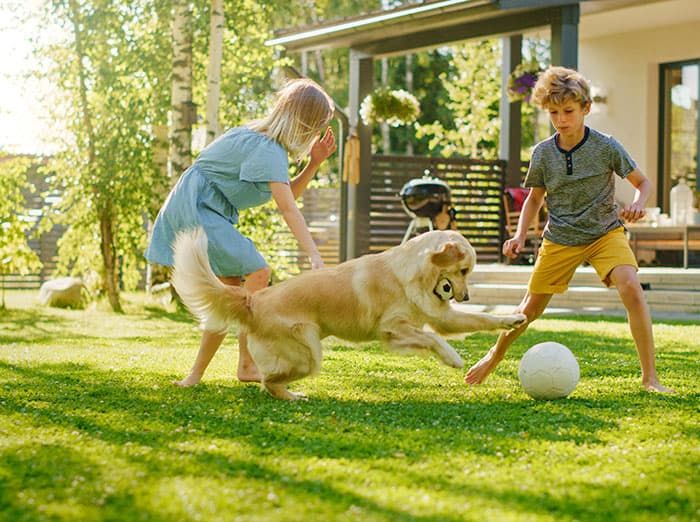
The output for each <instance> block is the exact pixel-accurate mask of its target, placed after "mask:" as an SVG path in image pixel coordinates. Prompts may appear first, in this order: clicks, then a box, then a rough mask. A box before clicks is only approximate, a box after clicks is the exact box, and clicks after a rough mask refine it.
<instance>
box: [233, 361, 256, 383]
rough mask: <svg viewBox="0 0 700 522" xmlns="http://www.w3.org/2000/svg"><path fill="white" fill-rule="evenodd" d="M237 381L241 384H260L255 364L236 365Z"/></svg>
mask: <svg viewBox="0 0 700 522" xmlns="http://www.w3.org/2000/svg"><path fill="white" fill-rule="evenodd" d="M238 380H239V381H241V382H260V372H258V368H257V367H256V366H255V364H249V365H247V364H246V365H244V364H240V363H239V364H238Z"/></svg>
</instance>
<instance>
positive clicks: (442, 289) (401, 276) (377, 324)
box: [173, 229, 525, 399]
mask: <svg viewBox="0 0 700 522" xmlns="http://www.w3.org/2000/svg"><path fill="white" fill-rule="evenodd" d="M475 261H476V254H475V252H474V249H473V248H472V246H471V245H470V244H469V242H468V241H467V240H466V239H465V238H464V237H463V236H462V235H461V234H459V233H457V232H453V231H434V232H428V233H425V234H422V235H420V236H418V237H415V238H413V239H411V240H410V241H408V242H407V243H405V244H403V245H401V246H397V247H394V248H391V249H389V250H387V251H385V252H382V253H381V254H373V255H366V256H363V257H360V258H357V259H353V260H352V261H347V262H345V263H342V264H340V265H338V266H336V267H333V268H324V269H321V270H315V271H311V272H305V273H303V274H301V275H299V276H297V277H293V278H291V279H289V280H287V281H284V282H282V283H279V284H276V285H274V286H271V287H268V288H266V289H264V290H261V291H259V292H256V293H255V294H252V295H251V294H249V293H248V292H247V291H246V290H245V289H243V288H242V287H233V286H227V285H224V284H223V283H222V282H221V281H220V280H219V279H218V278H217V277H216V276H215V275H214V273H213V272H212V270H211V268H210V266H209V259H208V257H207V238H206V235H205V234H204V233H203V231H202V230H201V229H195V230H191V231H187V232H184V233H181V234H180V235H179V236H178V238H177V240H176V242H175V269H174V271H173V284H174V286H175V289H176V290H177V292H178V294H179V295H180V297H181V298H182V300H183V302H184V303H185V304H186V305H187V307H188V308H189V309H190V310H191V311H192V313H193V314H194V315H195V316H197V317H198V318H199V319H200V320H201V322H202V327H203V328H204V329H205V330H212V331H225V330H226V329H227V328H228V326H229V325H230V324H231V323H233V322H238V323H240V324H241V326H242V328H243V329H244V330H245V331H246V332H247V333H248V348H249V350H250V353H251V355H252V357H253V360H254V361H255V364H256V365H257V367H258V370H259V371H260V375H261V382H262V385H263V386H264V387H265V389H266V390H267V391H268V392H270V394H272V395H273V396H275V397H277V398H280V399H295V398H297V395H296V394H293V393H291V392H290V391H289V390H287V384H288V383H289V382H291V381H294V380H297V379H301V378H302V377H306V376H308V375H314V374H316V373H318V371H319V370H320V367H321V360H322V353H321V352H322V348H321V339H323V338H324V337H326V336H329V335H333V336H336V337H340V338H343V339H347V340H350V341H369V340H381V341H383V342H384V344H386V345H387V346H388V347H389V348H390V349H392V350H394V351H397V352H402V353H413V354H425V355H428V354H431V355H434V356H436V357H437V358H439V359H440V360H441V361H442V362H443V363H445V364H447V365H449V366H452V367H455V368H461V367H462V366H463V362H462V358H461V357H460V356H459V354H458V353H457V352H456V351H455V350H454V349H453V348H452V347H451V346H450V345H449V344H448V343H447V342H446V341H445V340H444V339H443V338H442V337H441V336H440V335H438V334H440V333H441V334H453V333H462V332H471V331H475V330H493V329H499V328H514V327H516V326H519V325H521V324H522V323H523V322H524V321H525V316H524V315H522V314H514V315H500V316H499V315H491V314H486V313H465V312H461V311H458V310H456V309H454V308H453V307H451V306H450V304H449V302H448V299H449V298H450V297H453V298H454V299H455V300H456V301H464V300H467V299H468V298H469V297H468V288H467V279H468V276H469V274H470V273H471V271H472V269H473V268H474V263H475ZM438 287H439V288H438ZM426 325H428V326H430V327H431V328H432V329H433V330H434V331H435V332H437V333H433V332H431V331H426V330H424V326H426Z"/></svg>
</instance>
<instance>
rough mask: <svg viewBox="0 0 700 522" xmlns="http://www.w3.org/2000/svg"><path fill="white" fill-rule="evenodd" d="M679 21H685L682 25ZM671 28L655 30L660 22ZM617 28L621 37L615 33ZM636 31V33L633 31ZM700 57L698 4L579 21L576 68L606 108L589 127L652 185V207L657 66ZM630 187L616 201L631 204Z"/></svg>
mask: <svg viewBox="0 0 700 522" xmlns="http://www.w3.org/2000/svg"><path fill="white" fill-rule="evenodd" d="M678 20H683V22H680V23H674V22H678ZM664 22H665V23H667V24H669V25H659V24H663V23H664ZM615 27H618V28H621V29H622V30H623V31H624V32H614V29H615ZM635 27H636V29H635ZM696 58H700V0H691V1H688V0H678V1H670V2H658V3H654V4H650V5H644V6H642V7H637V8H629V9H620V10H617V11H612V12H609V13H601V14H595V15H589V16H584V17H582V19H581V27H580V47H579V69H580V71H581V72H582V73H583V74H584V76H586V77H587V78H588V79H589V80H590V81H591V83H592V84H593V85H594V86H598V87H600V88H602V91H603V94H605V95H606V96H607V99H608V100H607V104H605V105H604V106H601V107H602V111H601V112H598V113H594V114H591V115H590V116H589V117H588V122H589V124H590V125H591V126H592V127H594V128H596V129H598V130H600V131H602V132H606V133H609V134H612V135H613V136H615V137H616V138H617V139H618V140H619V141H620V142H621V143H623V144H624V146H625V147H626V148H627V150H628V151H629V152H630V154H631V155H632V157H633V158H635V160H636V161H637V163H638V164H639V167H640V169H641V170H642V172H644V173H645V174H646V175H647V176H648V177H649V178H650V179H651V180H652V183H653V185H654V192H653V193H652V195H651V197H650V199H649V202H650V206H653V205H654V204H655V202H656V200H657V199H656V186H657V160H658V118H659V108H658V104H659V101H658V100H659V64H661V63H666V62H676V61H681V60H688V59H696ZM632 194H633V189H632V187H631V186H630V184H629V183H620V184H618V197H619V198H620V199H621V200H623V201H630V200H631V197H632Z"/></svg>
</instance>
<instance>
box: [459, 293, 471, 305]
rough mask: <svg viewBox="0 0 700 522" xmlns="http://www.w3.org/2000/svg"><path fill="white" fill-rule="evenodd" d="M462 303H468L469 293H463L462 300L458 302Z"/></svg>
mask: <svg viewBox="0 0 700 522" xmlns="http://www.w3.org/2000/svg"><path fill="white" fill-rule="evenodd" d="M464 301H469V292H464V295H463V296H462V299H460V300H459V302H460V303H463V302H464Z"/></svg>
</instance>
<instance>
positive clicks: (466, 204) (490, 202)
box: [370, 155, 506, 263]
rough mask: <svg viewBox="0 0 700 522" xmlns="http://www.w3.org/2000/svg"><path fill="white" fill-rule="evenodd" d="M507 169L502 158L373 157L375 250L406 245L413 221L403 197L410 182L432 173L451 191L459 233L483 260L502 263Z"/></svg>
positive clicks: (371, 218) (371, 220)
mask: <svg viewBox="0 0 700 522" xmlns="http://www.w3.org/2000/svg"><path fill="white" fill-rule="evenodd" d="M505 165H506V163H505V161H502V160H494V161H487V160H474V159H466V158H452V159H445V158H430V157H408V156H387V155H374V156H372V184H371V206H370V208H371V210H370V230H371V237H370V251H371V252H380V251H382V250H386V249H387V248H389V247H392V246H395V245H398V244H400V243H401V240H402V239H403V236H404V233H405V232H406V230H407V228H408V225H409V223H410V221H411V218H410V217H409V216H408V215H407V214H406V212H405V211H404V209H403V206H402V205H401V199H400V198H399V196H398V193H399V191H400V190H401V187H403V186H404V184H405V183H406V182H408V181H409V180H411V179H414V178H419V177H422V176H423V175H424V174H425V173H426V172H427V173H429V174H430V176H432V177H436V178H439V179H441V180H443V181H445V182H446V183H447V184H448V186H449V187H450V190H451V192H452V205H453V206H454V207H455V209H456V210H457V229H458V230H459V232H461V233H462V234H463V235H464V236H465V237H466V238H467V239H469V241H470V242H471V244H472V245H473V246H474V248H475V249H476V251H477V255H478V259H479V261H480V262H482V263H484V262H497V261H499V260H500V259H501V253H500V252H501V244H502V243H503V234H504V230H503V200H502V194H503V189H504V183H505V176H504V172H505Z"/></svg>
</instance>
